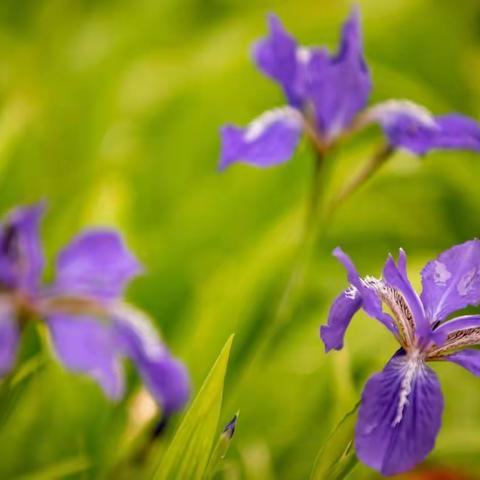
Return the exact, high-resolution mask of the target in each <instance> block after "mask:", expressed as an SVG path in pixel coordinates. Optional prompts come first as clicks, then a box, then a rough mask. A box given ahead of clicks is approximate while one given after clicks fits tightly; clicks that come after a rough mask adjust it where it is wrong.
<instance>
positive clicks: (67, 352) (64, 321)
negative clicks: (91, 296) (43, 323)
mask: <svg viewBox="0 0 480 480" xmlns="http://www.w3.org/2000/svg"><path fill="white" fill-rule="evenodd" d="M47 322H48V326H49V328H50V332H51V336H52V342H53V345H54V348H55V351H56V353H57V355H58V357H59V360H60V361H61V362H62V363H63V364H64V365H65V367H66V368H68V369H69V370H72V371H74V372H82V373H85V374H87V375H89V376H91V377H92V378H94V379H95V380H96V381H97V382H98V383H99V384H100V385H101V387H102V388H103V390H104V391H105V393H106V395H107V396H108V397H110V398H112V399H119V398H120V397H121V396H122V394H123V391H124V381H123V372H122V366H121V363H120V358H119V354H118V351H117V350H118V346H117V344H116V341H115V336H114V335H113V334H112V328H111V325H109V324H103V323H101V322H100V321H99V320H98V319H96V318H90V317H85V316H73V315H62V314H52V315H50V316H49V317H48V319H47Z"/></svg>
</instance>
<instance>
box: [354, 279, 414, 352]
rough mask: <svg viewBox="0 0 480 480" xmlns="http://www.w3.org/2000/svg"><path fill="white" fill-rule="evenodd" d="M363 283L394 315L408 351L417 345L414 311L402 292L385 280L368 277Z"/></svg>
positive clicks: (401, 341)
mask: <svg viewBox="0 0 480 480" xmlns="http://www.w3.org/2000/svg"><path fill="white" fill-rule="evenodd" d="M362 283H363V285H364V286H365V287H366V288H369V289H371V290H373V291H375V293H376V294H377V295H378V297H379V299H380V300H381V301H382V302H383V303H384V304H385V305H387V306H388V308H389V309H390V310H391V312H392V313H393V318H394V321H395V325H396V326H397V329H398V333H399V335H400V339H399V341H400V344H401V345H402V347H403V348H405V349H408V348H409V347H412V346H414V345H415V332H416V323H415V318H414V316H413V313H412V310H411V309H410V306H409V305H408V303H407V301H406V299H405V297H404V296H403V295H402V293H401V292H399V291H398V290H396V289H395V288H393V287H392V286H390V285H388V284H387V283H385V282H384V281H383V280H380V279H378V278H375V277H372V276H370V275H369V276H366V277H365V278H363V279H362Z"/></svg>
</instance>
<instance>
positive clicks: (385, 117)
mask: <svg viewBox="0 0 480 480" xmlns="http://www.w3.org/2000/svg"><path fill="white" fill-rule="evenodd" d="M365 119H368V120H367V121H377V122H379V123H380V125H381V126H382V127H383V129H384V131H385V134H386V136H387V138H388V140H389V142H390V143H391V144H392V145H393V146H395V147H397V148H404V149H406V150H409V151H410V152H412V153H414V154H417V155H424V154H426V153H427V152H429V151H431V150H473V151H479V150H480V125H479V124H478V123H477V122H475V121H474V120H472V119H471V118H468V117H465V116H463V115H459V114H449V115H441V116H433V115H432V114H431V113H430V112H429V111H428V110H427V109H425V108H424V107H421V106H419V105H417V104H415V103H413V102H410V101H407V100H400V101H398V100H390V101H388V102H385V103H382V104H380V105H377V106H375V107H373V108H372V109H371V110H370V111H369V112H367V113H366V115H365Z"/></svg>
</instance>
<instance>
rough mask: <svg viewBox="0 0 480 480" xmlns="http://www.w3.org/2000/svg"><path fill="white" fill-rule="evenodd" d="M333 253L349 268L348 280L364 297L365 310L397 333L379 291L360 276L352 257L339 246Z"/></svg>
mask: <svg viewBox="0 0 480 480" xmlns="http://www.w3.org/2000/svg"><path fill="white" fill-rule="evenodd" d="M333 255H334V256H335V257H336V258H337V259H338V260H339V261H340V262H341V263H342V264H343V266H344V267H345V269H346V270H347V276H348V281H349V282H350V284H351V285H352V287H354V288H355V289H356V290H357V291H358V293H359V295H360V297H361V299H362V308H363V309H364V310H365V312H366V313H367V314H368V315H370V316H371V317H373V318H376V319H377V320H379V321H380V322H382V323H383V324H384V325H385V326H386V327H387V328H388V329H389V330H390V331H391V332H393V333H394V334H396V332H397V330H396V328H395V325H394V322H393V320H392V317H390V315H388V314H387V313H385V312H384V311H383V310H382V302H381V299H380V298H379V296H378V294H377V291H376V290H374V289H373V288H370V287H369V286H367V285H368V283H369V282H366V281H365V280H364V279H362V278H361V277H360V275H359V274H358V272H357V270H356V268H355V265H354V264H353V262H352V260H351V259H350V257H349V256H348V255H346V254H345V253H344V252H343V251H342V249H341V248H339V247H337V248H336V249H335V250H334V251H333ZM371 283H372V281H371V280H370V284H371Z"/></svg>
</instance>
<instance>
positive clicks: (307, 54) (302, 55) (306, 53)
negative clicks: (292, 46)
mask: <svg viewBox="0 0 480 480" xmlns="http://www.w3.org/2000/svg"><path fill="white" fill-rule="evenodd" d="M296 57H297V61H298V62H300V63H304V64H307V63H308V62H309V61H310V59H311V58H312V51H311V49H310V48H308V47H298V48H297V51H296Z"/></svg>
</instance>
